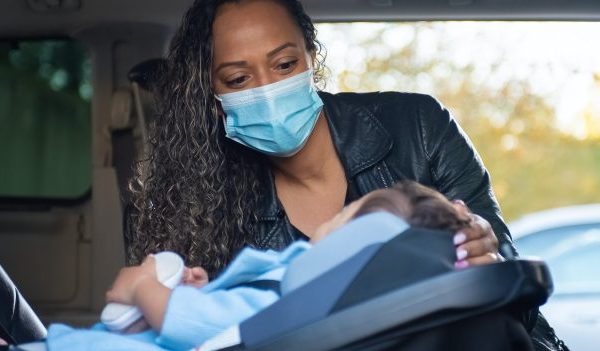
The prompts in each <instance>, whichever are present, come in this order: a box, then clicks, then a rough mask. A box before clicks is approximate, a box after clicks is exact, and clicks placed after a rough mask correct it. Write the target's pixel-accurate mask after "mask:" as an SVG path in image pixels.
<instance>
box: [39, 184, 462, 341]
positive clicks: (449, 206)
mask: <svg viewBox="0 0 600 351" xmlns="http://www.w3.org/2000/svg"><path fill="white" fill-rule="evenodd" d="M376 212H389V213H391V214H393V215H395V216H397V217H400V218H401V219H403V220H404V221H405V222H406V223H408V225H410V226H415V227H424V228H431V229H442V230H446V231H449V232H453V233H455V232H457V231H461V230H465V229H466V228H468V227H469V225H470V224H471V220H472V219H471V216H470V213H469V211H468V209H467V208H466V206H465V205H464V204H463V203H462V202H460V201H457V202H450V201H448V200H447V199H446V198H445V197H444V196H443V195H441V194H440V193H439V192H437V191H435V190H432V189H430V188H427V187H424V186H422V185H419V184H417V183H415V182H412V181H403V182H400V183H398V184H396V185H395V186H394V187H392V188H389V189H381V190H376V191H373V192H371V193H369V194H367V195H365V196H363V197H362V198H360V199H358V200H357V201H355V202H353V203H351V204H349V205H348V206H346V207H345V208H344V209H343V210H342V211H341V212H340V213H338V214H337V215H336V216H335V217H334V218H332V219H331V220H330V221H328V222H326V223H324V224H323V225H321V226H320V227H319V228H318V229H317V231H316V232H315V234H314V235H313V237H312V238H311V240H310V243H307V242H303V241H299V242H295V243H293V244H292V245H290V246H289V247H288V248H287V249H286V250H284V251H283V252H275V251H259V250H255V249H250V248H246V249H244V250H243V251H242V252H241V253H240V254H239V255H238V256H237V257H236V259H235V260H234V261H233V262H232V263H231V264H230V265H229V267H228V268H227V269H226V270H225V271H224V272H223V273H222V274H221V276H219V277H218V278H217V279H216V280H215V281H213V282H211V283H208V284H207V282H208V278H207V274H206V272H204V271H203V270H202V269H201V268H199V267H196V268H193V269H190V268H188V269H186V271H185V274H184V279H183V282H182V285H180V286H177V287H176V288H175V289H173V290H171V289H169V288H167V287H165V286H164V285H162V284H161V283H160V282H159V281H158V279H157V277H156V273H155V260H154V258H153V256H152V255H150V256H148V257H147V258H146V260H145V261H144V262H143V263H142V264H141V265H139V266H134V267H126V268H123V269H122V270H121V271H120V272H119V274H118V276H117V278H116V279H115V282H114V284H113V286H112V288H111V289H110V290H109V291H108V292H107V294H106V298H107V301H108V302H118V303H124V304H129V305H135V306H137V307H138V308H139V309H140V310H141V312H142V314H143V319H142V320H141V321H140V322H139V323H137V326H135V327H134V329H135V328H139V327H140V325H145V324H146V323H147V325H149V326H150V327H151V329H152V330H153V332H152V331H151V332H150V334H148V332H146V333H147V334H148V335H149V338H146V339H145V341H147V342H148V341H150V342H153V343H156V344H158V345H159V346H161V347H165V348H169V349H189V348H192V347H194V346H198V345H200V344H202V343H203V342H204V341H206V340H207V339H209V338H211V337H213V336H215V335H217V334H218V333H220V332H221V331H223V330H225V329H227V328H228V327H230V326H232V325H235V324H239V323H240V322H242V321H243V320H245V319H247V318H248V317H250V316H252V315H254V314H255V313H257V312H259V311H260V310H262V309H264V308H265V307H267V306H269V305H270V304H272V303H274V302H275V301H277V300H278V299H279V294H278V291H276V289H271V288H269V287H266V288H265V287H264V286H258V285H255V284H252V283H253V282H264V281H271V282H272V281H276V282H277V281H281V279H282V277H283V274H284V273H285V271H286V268H287V266H288V264H289V263H290V262H291V261H292V260H294V258H296V257H298V256H299V255H301V254H302V253H303V252H304V251H306V250H308V249H310V247H311V245H312V244H315V243H317V242H318V241H319V240H321V239H322V238H324V237H325V236H327V235H329V234H330V233H332V232H333V231H335V230H336V229H338V228H340V227H342V226H344V224H346V223H348V222H349V221H351V220H353V219H355V218H358V217H362V216H364V215H367V214H371V213H376ZM400 231H401V230H400ZM400 231H399V232H400ZM140 329H143V328H140ZM138 330H139V329H138ZM130 331H131V330H130ZM52 334H53V331H52V328H51V329H50V334H49V337H48V342H49V346H51V349H52V341H53V340H52V338H53V337H52ZM59 334H60V333H59ZM142 339H143V338H142ZM56 346H57V347H56V348H58V344H57V345H56Z"/></svg>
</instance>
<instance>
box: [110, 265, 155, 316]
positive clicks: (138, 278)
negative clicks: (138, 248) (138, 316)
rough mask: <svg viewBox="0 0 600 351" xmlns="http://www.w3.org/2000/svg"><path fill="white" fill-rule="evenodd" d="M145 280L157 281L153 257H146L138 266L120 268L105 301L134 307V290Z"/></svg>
mask: <svg viewBox="0 0 600 351" xmlns="http://www.w3.org/2000/svg"><path fill="white" fill-rule="evenodd" d="M147 280H154V281H158V280H157V277H156V263H155V259H154V256H153V255H150V256H148V257H146V259H145V260H144V262H142V264H141V265H139V266H132V267H124V268H121V270H120V271H119V274H118V275H117V278H116V279H115V282H114V283H113V285H112V287H111V288H110V290H108V291H107V292H106V301H107V302H118V303H123V304H126V305H134V304H135V303H134V296H135V293H136V289H137V288H138V287H139V286H140V284H141V283H143V282H144V281H147Z"/></svg>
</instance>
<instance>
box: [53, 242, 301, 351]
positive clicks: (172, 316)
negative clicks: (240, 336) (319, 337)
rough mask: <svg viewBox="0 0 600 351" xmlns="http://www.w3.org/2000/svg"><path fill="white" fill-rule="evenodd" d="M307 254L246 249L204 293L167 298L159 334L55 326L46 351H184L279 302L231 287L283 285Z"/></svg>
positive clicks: (177, 292) (296, 248)
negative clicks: (261, 282)
mask: <svg viewBox="0 0 600 351" xmlns="http://www.w3.org/2000/svg"><path fill="white" fill-rule="evenodd" d="M308 248H310V244H309V243H307V242H303V241H300V242H295V243H294V244H292V245H290V246H289V247H288V248H287V249H286V250H284V251H283V252H275V251H258V250H254V249H250V248H246V249H244V250H243V251H242V252H241V253H240V254H239V255H238V257H236V259H235V260H234V261H233V262H232V263H231V264H230V265H229V267H228V268H227V269H226V270H225V271H224V272H223V274H222V275H221V276H220V277H218V278H217V279H215V280H214V281H213V282H211V283H209V284H207V285H206V286H204V287H203V288H200V289H198V288H194V287H190V286H178V287H176V288H175V289H173V293H172V294H171V297H170V298H169V302H168V306H167V312H166V314H165V319H164V322H163V327H162V330H161V332H160V333H156V332H154V331H146V332H143V333H139V334H129V335H122V334H117V333H112V332H109V331H108V330H107V329H106V328H105V327H104V326H103V325H102V324H97V325H95V326H94V327H92V328H91V329H74V328H71V327H68V326H66V325H61V324H54V325H51V326H50V327H49V329H48V337H47V345H48V349H49V350H50V351H54V350H67V351H68V350H89V351H92V350H93V351H100V350H129V351H137V350H149V351H152V350H188V349H191V348H193V347H195V346H198V345H200V344H202V343H203V342H204V341H206V340H208V339H209V338H211V337H213V336H215V335H216V334H218V333H220V332H221V331H223V330H225V329H227V328H229V327H230V326H232V325H235V324H239V323H240V322H242V321H243V320H245V319H247V318H248V317H250V316H252V315H254V314H255V313H256V312H258V311H260V310H262V309H264V308H265V307H267V306H268V305H270V304H272V303H273V302H275V301H277V299H278V298H279V296H278V295H277V293H275V292H273V291H270V290H261V289H255V288H250V287H235V286H236V285H238V284H241V283H246V282H251V281H254V280H265V279H268V280H277V281H281V279H282V277H283V274H284V273H285V269H286V268H287V265H288V264H289V262H290V261H292V260H293V259H294V258H296V257H297V256H298V255H300V254H302V253H303V252H304V251H306V250H307V249H308Z"/></svg>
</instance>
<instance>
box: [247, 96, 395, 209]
mask: <svg viewBox="0 0 600 351" xmlns="http://www.w3.org/2000/svg"><path fill="white" fill-rule="evenodd" d="M373 94H376V93H373ZM319 96H320V97H321V99H322V100H323V105H324V106H323V109H324V111H325V117H326V118H327V123H328V126H329V130H330V132H331V137H332V139H333V144H334V145H335V148H336V151H337V153H338V156H339V157H340V161H341V162H342V165H343V167H344V169H345V171H346V177H348V178H349V179H352V178H354V177H355V176H356V175H357V174H358V173H360V172H361V171H363V170H365V169H367V168H369V167H371V166H373V165H375V164H376V163H377V162H379V161H381V160H382V159H383V158H384V157H385V156H386V155H387V154H388V152H390V150H391V149H392V145H393V141H392V138H391V136H390V135H389V133H388V132H387V131H386V130H385V128H384V127H383V125H382V124H381V122H379V120H377V118H376V117H375V116H374V115H373V113H372V111H371V110H369V109H368V108H367V106H366V102H371V101H373V100H374V99H373V97H374V95H371V94H343V93H342V94H336V95H333V94H330V93H326V92H319ZM357 102H361V103H357ZM267 173H268V177H267V179H266V182H265V188H264V190H263V193H262V197H261V201H260V202H259V206H260V208H259V209H258V218H259V220H275V219H276V218H277V217H281V216H282V215H283V209H282V208H281V205H280V203H279V200H278V199H277V195H276V192H275V182H274V179H273V174H272V172H267Z"/></svg>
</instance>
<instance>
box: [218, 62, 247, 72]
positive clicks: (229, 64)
mask: <svg viewBox="0 0 600 351" xmlns="http://www.w3.org/2000/svg"><path fill="white" fill-rule="evenodd" d="M247 65H248V61H231V62H223V63H221V64H220V65H219V66H218V67H217V69H216V70H215V72H219V70H221V69H223V68H225V67H228V66H247Z"/></svg>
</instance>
